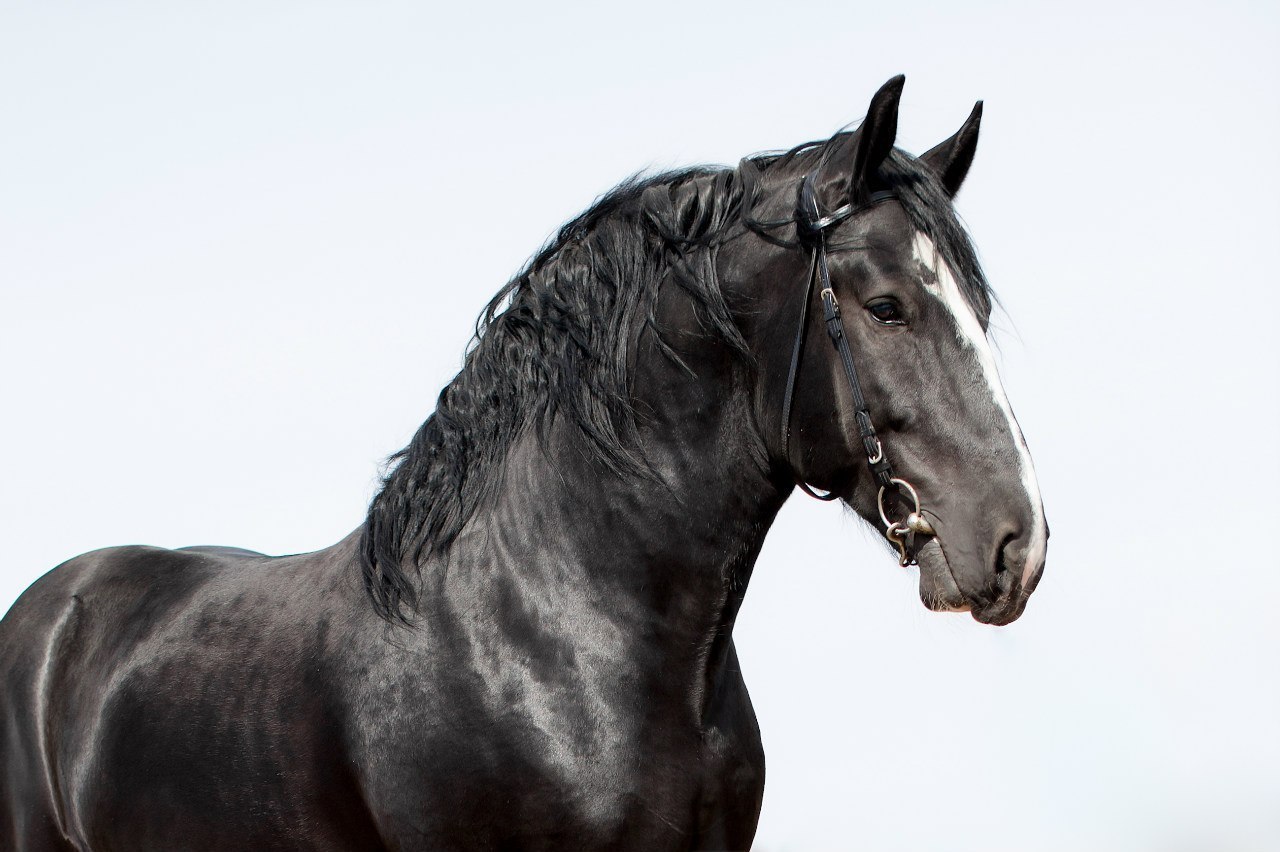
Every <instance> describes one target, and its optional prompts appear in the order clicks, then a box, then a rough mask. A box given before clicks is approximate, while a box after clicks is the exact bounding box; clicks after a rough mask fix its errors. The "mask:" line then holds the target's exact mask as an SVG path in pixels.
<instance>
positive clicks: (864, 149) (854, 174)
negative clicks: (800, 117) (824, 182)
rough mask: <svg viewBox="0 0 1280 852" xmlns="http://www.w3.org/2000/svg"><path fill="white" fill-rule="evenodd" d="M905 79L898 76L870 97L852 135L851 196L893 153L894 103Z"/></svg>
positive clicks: (856, 192) (859, 189) (896, 106)
mask: <svg viewBox="0 0 1280 852" xmlns="http://www.w3.org/2000/svg"><path fill="white" fill-rule="evenodd" d="M906 82H907V78H906V77H905V76H904V75H902V74H899V75H898V76H897V77H894V78H893V79H891V80H890V81H889V82H887V83H885V84H884V85H883V86H881V87H880V90H879V91H878V92H876V93H875V96H874V97H872V98H871V106H869V107H868V108H867V117H866V119H865V120H864V121H863V122H862V126H861V127H860V128H858V132H857V133H856V134H855V135H854V147H853V163H852V169H851V173H850V178H849V179H850V184H849V186H850V189H851V190H852V192H853V194H854V195H857V194H859V193H860V192H864V191H865V190H866V188H867V184H868V183H869V181H870V179H871V178H872V177H873V176H874V175H875V173H876V170H877V169H879V168H880V164H881V163H883V162H884V161H885V158H886V157H888V156H889V152H890V151H892V150H893V140H894V139H895V138H897V135H898V102H899V101H901V100H902V85H903V84H904V83H906Z"/></svg>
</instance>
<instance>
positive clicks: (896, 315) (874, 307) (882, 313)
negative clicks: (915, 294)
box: [867, 299, 907, 325]
mask: <svg viewBox="0 0 1280 852" xmlns="http://www.w3.org/2000/svg"><path fill="white" fill-rule="evenodd" d="M867 311H868V313H870V314H871V318H872V319H874V320H875V321H876V322H878V323H881V324H882V325H906V324H907V318H906V317H905V316H903V314H902V306H901V305H899V304H898V303H897V301H895V300H894V299H876V300H875V301H874V302H868V303H867Z"/></svg>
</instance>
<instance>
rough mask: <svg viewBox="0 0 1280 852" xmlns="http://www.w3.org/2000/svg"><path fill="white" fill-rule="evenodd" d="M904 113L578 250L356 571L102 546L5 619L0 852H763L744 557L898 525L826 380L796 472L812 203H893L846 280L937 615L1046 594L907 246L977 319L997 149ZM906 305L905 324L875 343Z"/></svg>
mask: <svg viewBox="0 0 1280 852" xmlns="http://www.w3.org/2000/svg"><path fill="white" fill-rule="evenodd" d="M900 91H901V79H900V78H896V79H895V80H893V81H890V83H889V84H886V86H885V87H883V88H882V89H881V91H880V92H879V93H878V94H877V95H876V98H875V99H874V100H873V102H872V106H871V109H870V111H869V112H868V118H867V121H866V123H864V125H863V127H862V128H861V129H860V130H859V131H858V132H856V133H852V134H840V135H838V136H837V137H835V138H833V139H832V140H829V141H828V142H826V143H823V144H820V145H806V146H801V147H800V148H797V149H795V150H793V151H791V152H788V153H786V154H782V155H770V156H763V157H757V158H752V159H749V160H747V161H744V163H743V164H742V165H741V166H739V168H737V169H732V170H731V169H695V170H689V171H683V172H678V173H674V174H668V175H661V176H658V177H654V178H649V179H645V180H635V181H631V182H628V183H627V184H624V185H623V186H622V187H620V188H619V189H618V190H616V191H615V192H613V193H611V194H610V195H608V196H607V197H606V198H605V199H603V200H602V201H601V202H600V203H599V204H597V205H596V206H595V207H593V208H592V209H591V210H590V211H588V212H587V213H585V214H584V215H583V216H582V217H580V218H579V219H577V220H575V221H574V222H572V223H570V224H569V225H567V226H566V227H565V228H564V229H563V230H562V231H561V233H560V235H559V236H558V237H557V239H556V240H555V241H554V242H553V243H552V244H551V245H550V246H548V247H547V248H546V249H545V250H544V251H543V252H542V253H540V254H539V255H538V256H537V257H536V258H535V259H534V260H533V261H532V262H531V264H530V265H529V267H528V269H526V270H525V271H524V272H523V273H521V274H520V275H519V276H517V277H516V278H515V279H514V280H513V281H512V282H511V283H510V284H508V285H507V287H506V288H504V290H503V291H501V292H500V293H499V295H498V296H497V297H496V298H495V300H494V301H493V303H492V304H491V305H490V306H489V308H488V310H486V312H485V313H484V315H483V316H482V318H481V320H480V323H479V326H478V334H477V341H476V343H475V345H474V347H473V349H472V351H471V352H470V354H469V356H468V358H467V362H466V366H465V367H464V369H463V370H462V372H461V373H460V374H459V376H458V377H457V378H456V379H455V380H454V381H453V382H452V383H451V384H450V385H449V387H448V388H446V389H445V391H444V393H443V394H442V395H441V397H440V401H439V404H438V406H437V409H436V412H435V413H434V414H433V415H432V416H431V418H430V419H428V421H427V422H426V424H424V426H423V427H422V429H421V430H420V431H419V433H418V434H417V435H416V436H415V437H414V439H413V441H412V443H411V444H410V446H409V447H408V448H407V449H406V450H404V451H403V452H402V453H401V454H399V455H398V457H397V463H396V465H395V467H394V469H393V470H392V471H391V473H390V475H389V476H388V477H387V480H386V483H385V485H384V487H383V489H382V491H381V493H380V494H379V495H378V497H377V498H376V499H375V500H374V502H373V505H372V507H371V508H370V512H369V517H368V519H367V521H366V523H365V524H364V525H363V526H362V527H361V528H360V529H357V530H355V531H354V532H352V533H351V534H350V535H348V536H347V537H346V538H344V539H343V540H342V541H340V542H338V543H337V544H335V545H333V546H332V547H329V548H326V549H324V550H321V551H317V552H315V553H309V554H300V555H294V556H282V557H274V558H273V557H267V556H263V555H261V554H255V553H252V552H248V551H244V550H238V549H234V548H208V547H202V548H191V549H184V550H164V549H160V548H150V547H120V548H110V549H106V550H100V551H95V552H92V553H87V554H84V555H82V556H79V557H76V558H75V559H72V560H70V561H69V562H67V563H65V564H63V565H61V566H59V567H58V568H57V569H55V570H53V571H51V572H50V573H49V574H47V575H45V576H44V577H43V578H41V579H40V580H38V581H37V582H36V583H34V584H33V585H32V586H31V588H30V589H28V590H27V591H26V592H25V593H24V594H23V595H22V597H21V598H20V599H19V600H18V601H17V603H15V604H14V606H13V608H12V609H11V610H10V611H9V613H8V614H7V615H6V617H5V618H4V620H3V621H0V684H2V689H3V692H0V849H5V850H14V852H53V851H54V850H57V852H66V851H67V850H80V852H90V850H91V851H92V852H107V851H108V850H129V852H134V851H135V850H139V851H141V850H178V849H181V850H225V849H252V850H317V849H320V850H353V849H356V850H359V849H367V850H437V849H458V850H467V849H475V850H496V849H512V850H513V849H521V850H539V849H544V850H565V849H622V850H627V849H634V850H646V852H647V850H686V849H742V848H746V847H748V846H750V844H751V841H752V838H753V836H754V833H755V827H756V821H757V818H758V816H759V812H760V802H761V797H762V795H763V790H764V755H763V750H762V748H761V744H760V732H759V729H758V727H757V724H756V720H755V715H754V712H753V710H752V707H751V701H750V698H749V697H748V695H747V690H746V685H745V683H744V682H743V679H742V676H741V673H740V669H739V665H738V661H737V656H736V652H735V650H734V646H733V639H732V636H733V626H734V621H735V619H736V617H737V613H738V609H739V607H740V605H741V603H742V600H743V596H744V595H745V594H746V589H747V585H748V582H749V580H750V577H751V571H752V568H753V566H754V564H755V560H756V556H757V555H758V553H759V551H760V548H761V546H762V544H763V542H764V537H765V535H766V533H767V532H768V530H769V527H770V525H771V524H772V522H773V519H774V517H775V515H776V514H777V512H778V510H779V508H780V507H781V506H782V504H783V502H784V501H785V500H786V499H787V497H788V495H789V494H790V493H791V491H792V489H793V487H794V484H795V482H796V480H797V478H803V479H805V480H807V481H809V482H812V483H814V484H815V485H817V486H820V487H823V488H828V489H834V490H835V491H836V492H837V493H839V494H840V496H841V497H843V498H844V500H845V501H846V502H847V503H848V504H849V505H850V506H852V507H853V508H854V509H855V510H856V511H857V512H858V513H859V514H861V515H862V516H863V517H864V518H867V519H868V520H873V519H874V518H875V496H874V495H875V492H874V488H872V486H871V482H870V480H869V477H868V474H867V467H866V461H865V458H864V457H863V456H862V455H861V454H860V450H859V447H858V444H859V442H858V441H857V437H856V434H855V433H854V432H853V430H851V429H850V428H849V424H848V410H849V400H848V398H847V394H848V391H847V387H846V386H845V385H843V384H842V377H841V376H840V375H839V371H838V369H837V367H836V365H835V364H834V358H833V355H832V353H831V352H830V351H829V349H825V348H823V347H821V346H816V345H815V346H810V347H808V348H807V349H806V350H805V355H804V359H803V363H802V365H801V369H800V371H799V375H798V381H797V392H796V396H795V407H794V410H793V413H792V418H791V422H792V436H791V443H790V449H789V451H784V449H783V448H782V446H781V445H780V442H779V440H778V435H779V429H780V411H781V409H782V396H783V385H784V380H785V376H786V374H787V365H788V363H789V357H790V351H791V346H790V345H791V342H792V340H793V339H794V335H795V331H796V323H797V317H798V316H799V309H800V305H799V304H798V302H797V298H798V294H800V293H802V292H803V286H802V285H803V280H804V279H803V276H804V275H805V274H806V271H807V270H808V269H809V263H810V253H809V251H808V249H807V248H806V247H805V246H803V245H801V244H800V243H799V242H798V241H797V238H796V230H795V227H794V224H793V221H792V219H793V213H794V208H795V204H796V194H797V191H798V187H799V184H800V180H801V179H802V178H803V177H804V175H805V174H807V173H809V172H810V171H812V170H815V169H816V170H818V181H817V187H818V191H819V193H820V195H821V201H822V203H823V204H824V205H828V206H830V207H834V206H837V205H839V204H840V203H842V202H844V201H847V200H849V199H850V198H851V197H856V196H857V195H858V194H859V193H861V192H865V191H868V190H874V189H876V188H877V187H880V186H884V187H888V188H892V189H893V190H894V191H895V192H897V193H898V196H899V199H900V200H899V202H898V203H896V204H878V205H876V206H875V207H874V208H872V209H870V210H868V211H866V212H865V213H861V214H859V215H856V216H853V217H851V218H850V219H849V220H848V221H846V222H844V223H842V224H841V225H840V226H839V227H838V228H836V229H835V231H836V233H833V234H832V238H831V270H832V283H833V287H834V288H835V289H836V290H838V291H839V294H840V299H841V300H842V302H843V304H844V305H845V306H846V307H845V314H844V322H845V328H846V334H847V335H848V337H849V339H850V341H851V345H852V347H853V350H854V352H855V353H856V357H857V358H858V360H859V372H860V375H863V376H864V379H863V381H864V384H865V388H864V390H865V392H866V395H867V399H868V401H869V403H870V405H871V410H872V412H873V415H874V417H875V418H876V420H877V427H878V430H879V432H880V434H881V435H882V437H883V438H884V439H885V441H886V446H887V447H888V448H889V451H890V452H891V453H892V454H893V459H894V464H895V468H896V469H897V470H899V471H901V472H902V475H904V476H907V477H909V478H910V479H911V481H912V482H914V483H915V484H916V486H917V487H918V488H919V489H920V492H921V496H922V499H924V500H925V503H926V505H927V506H928V507H929V508H930V519H931V521H932V522H933V523H934V524H935V526H937V527H938V528H939V530H940V532H939V537H938V539H937V541H931V542H929V543H928V544H926V545H925V548H926V549H927V548H930V547H932V551H931V552H932V553H934V557H933V558H932V559H931V560H926V559H924V558H923V551H922V560H921V595H922V597H923V598H924V600H925V602H926V603H927V604H928V605H930V606H931V607H935V608H943V609H960V608H967V609H970V610H971V611H972V613H973V615H974V617H975V618H977V619H979V620H982V621H988V622H992V623H1007V622H1008V621H1011V620H1013V619H1014V618H1017V617H1018V615H1019V614H1020V613H1021V612H1022V610H1023V607H1024V606H1025V605H1026V601H1027V597H1028V596H1029V594H1030V592H1031V590H1032V588H1033V587H1034V585H1035V582H1036V581H1037V580H1038V577H1039V572H1038V570H1037V571H1036V573H1035V574H1034V576H1031V578H1030V582H1023V580H1022V579H1020V575H1018V574H1016V573H1014V572H1011V571H1009V570H1007V568H1008V565H1009V564H1022V562H1026V563H1027V564H1031V562H1032V561H1033V558H1034V557H1035V555H1036V554H1037V552H1038V551H1037V550H1036V549H1035V548H1031V547H1029V546H1028V544H1027V538H1028V531H1029V525H1030V523H1031V521H1032V517H1033V513H1032V512H1031V507H1030V505H1029V504H1028V503H1027V500H1026V497H1027V492H1026V491H1025V489H1024V490H1019V489H1020V488H1021V485H1020V484H1019V479H1018V473H1017V454H1016V452H1015V451H1014V443H1013V437H1014V436H1013V435H1012V434H1011V430H1010V427H1009V423H1008V420H1007V419H1006V418H1004V417H1003V415H999V413H998V412H996V411H995V409H994V407H993V403H992V397H991V395H990V389H989V387H987V386H986V385H984V384H983V383H982V382H981V381H978V380H977V379H976V378H975V376H977V375H978V374H977V373H975V371H974V367H975V362H974V360H973V357H972V356H971V354H969V353H966V351H965V350H964V349H963V348H962V347H961V345H960V342H959V338H958V337H957V334H956V330H957V326H956V324H955V321H954V316H953V315H952V314H949V313H948V312H947V310H946V309H944V308H943V307H942V306H940V304H939V303H938V301H937V300H936V299H935V298H933V297H932V296H929V295H928V294H927V292H926V291H927V287H928V285H929V284H930V280H931V279H930V276H931V275H933V273H932V272H930V270H929V269H927V268H925V266H924V265H923V264H922V262H921V261H920V259H919V258H918V257H915V256H913V254H912V248H911V246H912V244H913V239H914V238H915V234H916V232H917V231H919V230H924V231H925V232H926V233H928V234H930V235H932V237H933V239H934V241H935V242H936V243H937V244H938V245H939V246H940V247H941V251H942V253H943V254H944V255H945V256H946V258H947V260H948V261H949V262H950V265H951V266H952V268H953V269H955V270H958V274H959V276H960V277H961V279H962V286H963V287H964V288H965V292H966V293H967V294H968V298H969V299H970V301H971V303H972V306H973V308H974V310H975V312H976V313H977V315H978V317H979V318H980V320H981V321H982V322H984V323H985V321H986V318H987V312H988V310H989V305H990V302H989V298H988V293H987V290H986V286H985V283H984V282H983V280H982V277H981V272H980V270H979V269H978V266H977V261H976V259H974V256H973V252H972V250H971V248H970V247H969V244H968V241H967V238H966V237H965V236H964V232H963V230H962V229H960V227H959V225H958V223H957V222H956V220H955V217H954V214H953V213H952V211H951V207H950V196H951V195H953V194H954V192H955V191H956V189H958V187H959V183H960V181H962V180H963V177H964V172H965V170H966V169H967V166H968V162H969V161H970V160H971V159H972V154H973V150H972V148H973V145H974V144H976V140H977V124H976V119H975V118H974V117H972V116H971V118H970V121H969V122H967V123H966V125H965V128H962V131H961V133H959V134H957V135H956V136H954V137H952V138H951V139H950V140H948V141H947V142H945V143H943V145H941V146H939V147H938V148H936V149H934V150H933V151H931V152H930V153H929V154H928V155H926V158H925V159H924V160H922V161H919V162H918V161H916V160H914V159H912V158H910V157H909V156H908V155H906V154H903V153H901V152H897V151H893V150H892V140H893V129H894V125H895V124H896V118H895V117H896V110H897V100H898V94H899V93H900ZM885 298H893V299H895V300H897V302H898V303H899V304H900V306H901V308H902V311H903V313H904V316H906V317H908V318H909V322H904V323H903V324H901V325H895V326H889V325H884V324H881V323H878V322H877V321H876V320H875V319H874V318H873V317H872V315H871V313H870V311H869V309H868V310H863V307H864V306H865V305H867V304H868V303H869V300H875V299H885ZM809 320H810V327H809V328H808V329H807V334H808V335H809V338H810V339H811V340H818V339H821V338H820V335H822V334H823V329H822V328H821V326H820V322H821V320H820V318H819V314H818V312H817V311H810V313H809ZM1015 431H1016V430H1015ZM938 542H941V543H942V544H941V545H939V544H938ZM942 548H945V551H944V550H943V549H942ZM1027 554H1032V556H1031V557H1028V555H1027ZM1019 560H1022V561H1021V562H1019ZM370 600H372V602H373V605H372V606H371V605H370Z"/></svg>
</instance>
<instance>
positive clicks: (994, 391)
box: [913, 233, 1049, 587]
mask: <svg viewBox="0 0 1280 852" xmlns="http://www.w3.org/2000/svg"><path fill="white" fill-rule="evenodd" d="M913 249H914V252H915V258H916V260H917V261H919V262H920V263H921V264H923V265H924V266H925V267H926V268H928V269H929V270H931V271H932V272H933V278H934V280H932V281H931V280H928V278H926V279H925V282H924V286H925V289H926V290H928V291H929V294H930V295H932V296H934V297H935V298H936V299H938V301H940V302H942V304H943V305H944V306H945V307H946V309H947V311H948V312H949V313H950V314H951V316H952V317H954V318H955V321H956V337H957V339H958V340H959V341H960V345H961V346H963V347H965V348H968V349H970V350H972V351H973V354H974V356H975V357H976V358H977V361H978V364H979V365H980V366H981V368H982V375H983V378H984V379H985V383H986V386H987V389H988V390H989V391H990V392H991V398H992V399H993V400H995V403H996V407H997V408H999V409H1000V411H1001V413H1002V414H1004V418H1005V420H1006V421H1007V422H1008V424H1009V435H1010V437H1011V438H1012V440H1013V444H1014V447H1015V448H1016V449H1017V451H1018V472H1019V474H1020V475H1021V478H1022V487H1023V488H1024V489H1025V490H1026V492H1027V499H1028V500H1029V501H1030V502H1031V516H1032V526H1033V528H1032V530H1031V541H1030V545H1029V548H1028V551H1027V564H1026V565H1025V566H1023V569H1022V584H1023V586H1024V587H1025V586H1026V584H1027V583H1029V582H1031V578H1032V576H1033V575H1034V574H1035V572H1036V569H1037V568H1039V566H1040V564H1041V563H1042V562H1044V552H1045V545H1046V544H1047V543H1048V538H1049V534H1048V528H1047V527H1046V526H1045V522H1044V504H1043V503H1042V502H1041V500H1040V485H1039V483H1038V482H1036V470H1035V467H1034V466H1033V465H1032V464H1031V453H1030V451H1028V450H1027V442H1026V440H1025V439H1023V437H1022V429H1020V428H1019V427H1018V421H1017V420H1015V419H1014V416H1013V409H1012V408H1010V407H1009V398H1008V397H1007V396H1005V392H1004V385H1003V384H1001V382H1000V373H999V372H998V371H997V370H996V361H995V358H994V357H993V356H992V354H991V346H990V344H988V343H987V335H986V334H985V333H984V332H983V330H982V326H981V325H980V324H979V323H978V316H977V314H975V313H974V312H973V308H972V307H971V306H970V305H969V300H968V299H966V298H965V297H964V294H963V293H961V292H960V285H959V284H957V283H956V278H955V275H953V274H952V273H951V268H950V267H949V266H947V263H946V261H944V260H943V259H942V255H941V254H939V253H938V249H937V247H936V246H934V244H933V240H931V239H929V238H928V237H927V236H925V235H924V234H922V233H917V234H916V237H915V243H914V244H913Z"/></svg>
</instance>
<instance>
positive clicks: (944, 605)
mask: <svg viewBox="0 0 1280 852" xmlns="http://www.w3.org/2000/svg"><path fill="white" fill-rule="evenodd" d="M916 561H917V562H918V563H919V564H920V600H921V601H923V602H924V605H925V606H926V607H928V608H929V609H931V610H933V611H934V612H965V611H966V610H969V609H970V608H971V606H972V603H971V601H970V600H969V597H968V595H966V594H965V593H964V592H962V591H960V585H959V584H958V583H957V582H956V578H955V574H954V573H953V572H952V570H951V563H950V562H949V561H948V560H947V554H946V551H945V550H943V548H942V542H941V541H940V540H939V539H938V538H937V537H934V536H931V537H930V538H929V539H928V540H927V541H926V542H925V543H924V544H923V545H921V546H920V548H919V549H918V550H917V551H916Z"/></svg>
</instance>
